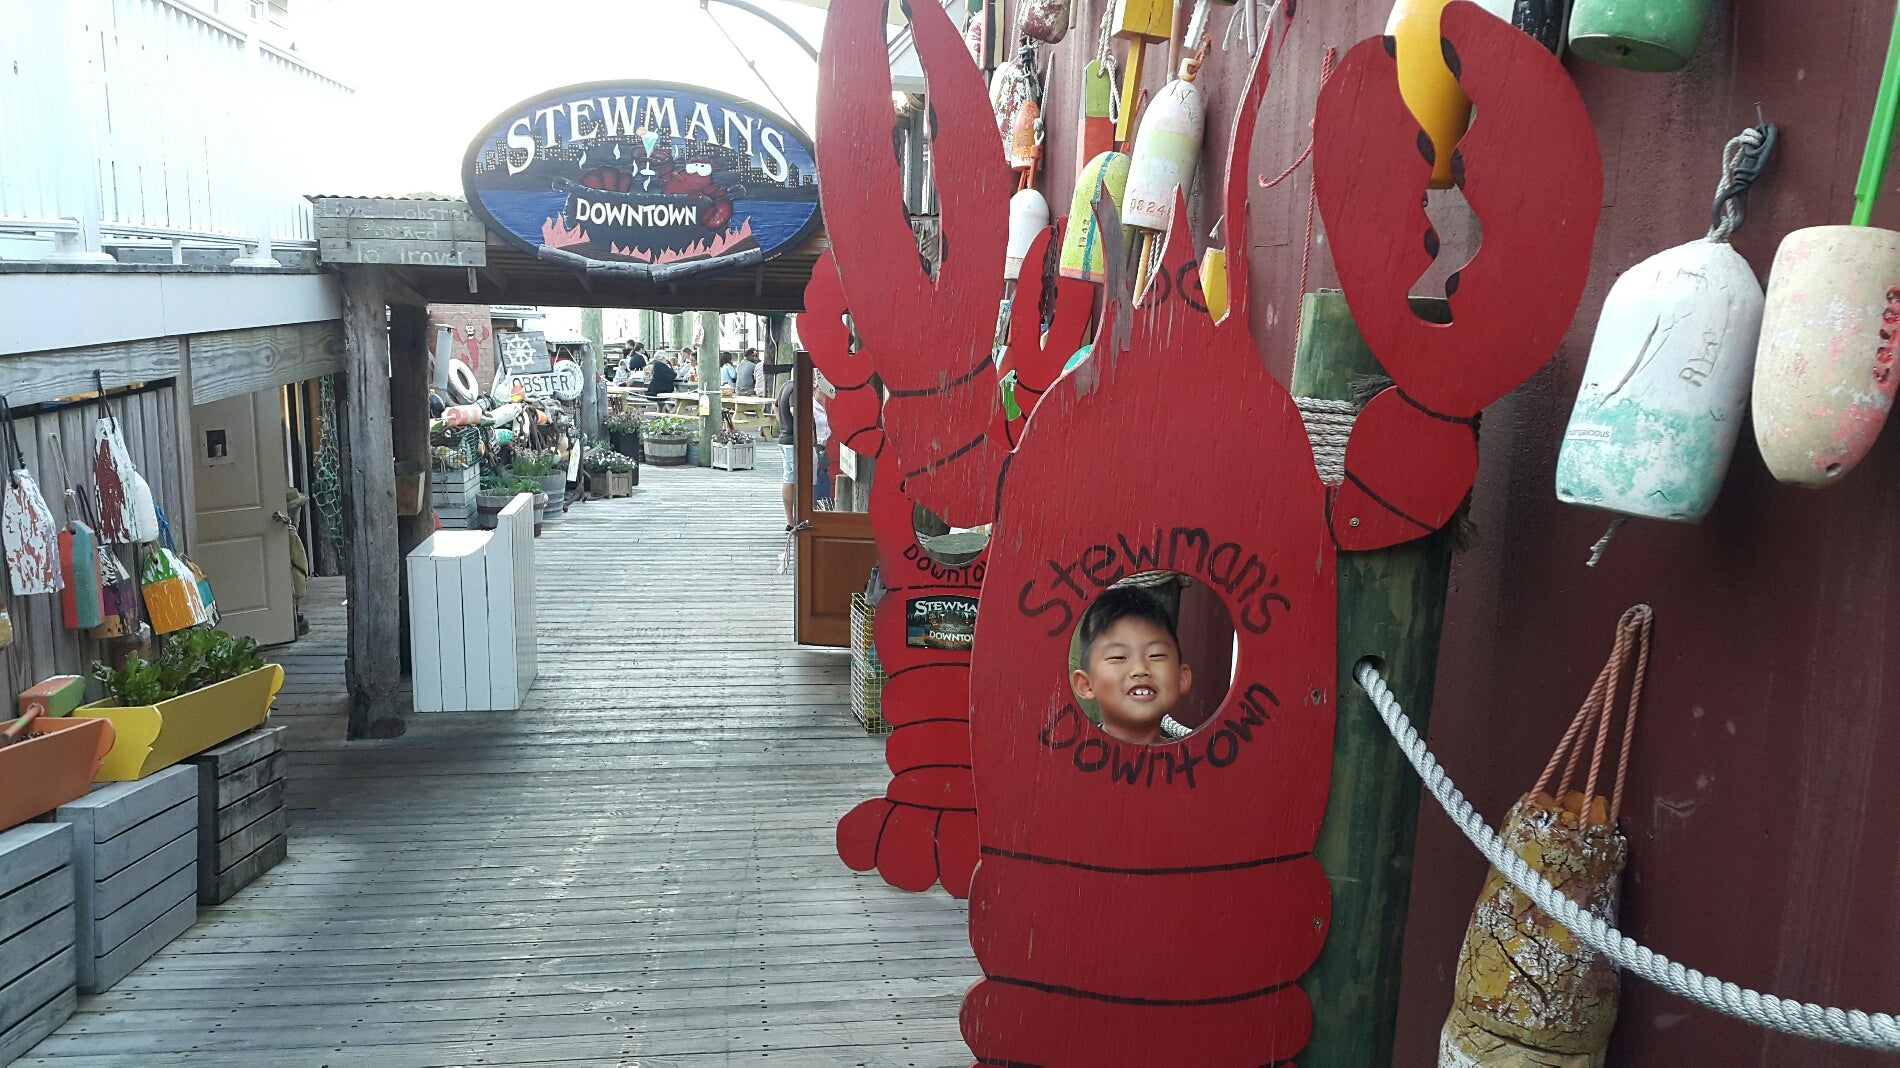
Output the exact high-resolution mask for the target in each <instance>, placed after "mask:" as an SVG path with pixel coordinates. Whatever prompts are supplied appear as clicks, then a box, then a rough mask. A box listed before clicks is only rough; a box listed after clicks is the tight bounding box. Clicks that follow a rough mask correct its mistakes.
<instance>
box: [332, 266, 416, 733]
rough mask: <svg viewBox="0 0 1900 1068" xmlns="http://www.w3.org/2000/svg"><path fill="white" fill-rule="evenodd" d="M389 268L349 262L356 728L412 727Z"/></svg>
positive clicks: (347, 440) (347, 526)
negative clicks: (405, 678) (404, 710)
mask: <svg viewBox="0 0 1900 1068" xmlns="http://www.w3.org/2000/svg"><path fill="white" fill-rule="evenodd" d="M383 270H384V268H382V267H371V266H354V267H349V268H346V269H344V271H343V338H344V348H345V357H344V358H345V360H346V361H347V364H346V365H347V367H348V369H349V370H348V373H347V375H346V378H347V384H346V388H345V390H344V405H343V407H344V409H345V412H344V421H343V423H344V425H343V439H344V445H345V447H346V449H347V460H346V462H345V466H344V470H345V472H346V474H345V481H344V483H343V522H344V539H345V541H346V542H347V543H348V544H349V553H348V557H349V563H348V567H347V568H346V569H345V572H344V574H345V577H346V578H347V580H348V590H349V602H350V603H349V643H350V646H349V647H350V656H349V660H348V676H349V687H350V720H349V736H350V737H351V738H379V737H382V738H386V737H393V736H395V735H398V734H401V733H402V720H401V718H400V716H399V712H398V708H397V698H398V695H399V694H400V693H401V691H402V652H401V649H402V637H401V632H400V629H401V624H400V621H399V615H398V612H399V609H398V606H397V599H396V598H394V597H390V596H388V591H390V590H393V589H396V588H397V586H398V584H399V583H400V582H401V581H402V558H401V554H400V553H399V552H398V542H397V537H396V475H395V468H394V466H393V463H394V458H395V447H394V445H393V443H392V441H391V436H390V420H389V325H388V321H387V316H388V312H387V311H386V310H385V306H386V303H387V298H386V296H385V289H384V280H383Z"/></svg>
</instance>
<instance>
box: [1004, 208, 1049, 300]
mask: <svg viewBox="0 0 1900 1068" xmlns="http://www.w3.org/2000/svg"><path fill="white" fill-rule="evenodd" d="M1048 227H1049V202H1048V201H1047V200H1045V199H1043V195H1042V194H1041V193H1038V192H1036V191H1035V190H1034V189H1024V190H1020V191H1018V192H1017V194H1016V195H1015V196H1013V197H1010V198H1009V246H1008V247H1009V251H1008V257H1009V258H1008V259H1007V260H1005V261H1004V263H1003V277H1004V278H1007V279H1009V280H1010V281H1012V282H1014V281H1015V280H1016V278H1017V276H1018V275H1020V274H1022V269H1023V257H1024V256H1026V255H1028V254H1029V246H1030V245H1032V244H1034V243H1035V240H1036V235H1037V234H1040V233H1042V232H1043V231H1044V230H1046V229H1048Z"/></svg>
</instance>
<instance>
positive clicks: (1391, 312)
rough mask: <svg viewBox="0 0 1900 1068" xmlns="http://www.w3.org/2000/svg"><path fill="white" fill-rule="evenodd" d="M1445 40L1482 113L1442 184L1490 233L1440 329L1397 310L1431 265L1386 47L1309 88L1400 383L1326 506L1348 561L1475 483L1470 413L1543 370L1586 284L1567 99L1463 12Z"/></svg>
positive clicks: (1359, 281) (1585, 182)
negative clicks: (1448, 184)
mask: <svg viewBox="0 0 1900 1068" xmlns="http://www.w3.org/2000/svg"><path fill="white" fill-rule="evenodd" d="M1440 30H1441V33H1442V34H1443V36H1444V42H1445V56H1446V61H1447V63H1448V64H1449V65H1450V67H1451V69H1452V72H1453V73H1454V74H1456V75H1457V77H1458V81H1459V84H1460V86H1461V87H1462V88H1463V89H1464V91H1465V94H1466V95H1467V96H1469V97H1470V98H1471V100H1472V102H1473V103H1474V104H1475V105H1476V108H1477V114H1476V117H1475V118H1474V120H1473V121H1472V123H1471V128H1470V130H1469V132H1467V133H1466V134H1465V136H1464V139H1463V140H1462V141H1460V142H1459V143H1458V147H1457V149H1456V151H1455V152H1454V154H1453V158H1452V166H1451V173H1452V176H1453V179H1454V181H1455V183H1456V184H1457V185H1458V186H1459V188H1461V189H1462V190H1463V192H1464V196H1465V200H1466V201H1467V202H1468V203H1469V204H1470V206H1471V209H1472V211H1474V212H1475V213H1476V214H1477V216H1478V219H1479V221H1480V223H1481V224H1482V226H1483V228H1484V239H1483V243H1482V245H1481V246H1480V247H1479V249H1478V252H1477V254H1476V255H1475V256H1474V257H1472V260H1471V262H1470V263H1468V264H1466V265H1465V266H1464V267H1463V268H1462V269H1460V270H1459V271H1458V272H1457V273H1456V274H1454V275H1452V276H1451V278H1450V280H1449V281H1448V282H1447V284H1446V298H1447V300H1448V301H1449V303H1450V306H1451V312H1452V315H1451V318H1452V321H1451V322H1448V323H1433V322H1427V321H1425V320H1424V319H1421V318H1419V317H1418V316H1417V315H1416V314H1414V313H1413V311H1412V308H1411V306H1410V304H1409V302H1408V300H1407V296H1408V294H1409V293H1410V291H1411V287H1412V285H1413V284H1414V283H1415V282H1416V281H1417V280H1418V278H1419V277H1420V276H1421V275H1423V274H1424V273H1425V271H1426V270H1427V269H1428V268H1429V267H1430V266H1431V264H1432V261H1433V259H1434V258H1435V257H1436V256H1437V252H1438V237H1437V234H1436V233H1434V232H1433V230H1432V226H1431V222H1430V220H1429V219H1427V218H1426V216H1425V211H1424V208H1423V207H1422V197H1423V195H1424V191H1425V189H1426V186H1427V185H1428V183H1429V182H1430V179H1431V172H1432V164H1433V161H1432V160H1431V159H1430V158H1429V157H1428V155H1427V153H1428V152H1429V151H1430V150H1429V148H1428V147H1427V146H1428V145H1429V143H1430V142H1429V141H1428V140H1426V139H1424V138H1422V137H1421V131H1420V129H1419V125H1418V123H1417V121H1416V120H1415V119H1413V118H1412V115H1411V112H1410V111H1408V110H1407V109H1406V106H1405V102H1404V100H1403V99H1401V97H1400V95H1399V88H1398V74H1397V65H1396V63H1395V62H1394V60H1393V58H1392V56H1391V55H1390V54H1389V52H1388V50H1387V49H1388V47H1389V46H1388V44H1387V42H1385V41H1384V40H1382V39H1378V38H1373V39H1368V40H1365V41H1361V42H1360V43H1359V44H1357V45H1355V46H1354V47H1353V48H1352V49H1351V50H1350V51H1349V52H1347V53H1346V57H1345V59H1344V61H1343V62H1341V63H1340V65H1339V69H1338V70H1337V71H1335V72H1334V74H1333V77H1332V78H1330V79H1328V80H1327V82H1326V85H1325V87H1324V88H1323V89H1321V91H1320V97H1319V107H1318V114H1317V117H1316V120H1315V124H1314V147H1313V175H1314V184H1315V189H1316V192H1317V195H1318V198H1319V210H1320V214H1321V215H1322V216H1323V217H1324V219H1325V220H1326V229H1327V232H1328V234H1329V235H1330V236H1331V238H1332V251H1333V262H1334V264H1335V265H1336V266H1337V268H1338V271H1339V280H1340V284H1341V286H1342V288H1344V290H1345V294H1346V303H1347V304H1348V306H1349V307H1350V308H1351V309H1352V315H1353V320H1354V322H1356V323H1357V324H1358V326H1359V332H1360V334H1361V335H1362V336H1363V337H1364V338H1365V340H1366V343H1367V345H1368V346H1369V347H1370V348H1371V349H1372V352H1373V354H1374V355H1375V356H1377V357H1378V359H1379V362H1380V364H1381V365H1383V366H1384V368H1385V370H1386V373H1387V374H1389V375H1391V376H1392V379H1393V382H1394V384H1395V385H1394V388H1393V389H1389V390H1387V391H1386V392H1385V393H1383V394H1381V395H1380V396H1378V397H1376V398H1375V399H1374V401H1373V403H1372V404H1370V405H1368V406H1367V407H1366V409H1365V411H1364V412H1362V413H1361V414H1360V417H1359V422H1358V424H1357V425H1356V426H1355V427H1354V430H1353V434H1352V438H1351V439H1350V441H1349V443H1348V445H1347V449H1346V482H1345V484H1344V485H1343V486H1341V487H1340V489H1339V493H1338V497H1337V500H1336V501H1335V504H1334V507H1333V529H1334V534H1335V536H1336V537H1337V538H1338V540H1339V545H1340V547H1341V548H1343V549H1359V550H1363V549H1378V548H1383V547H1385V546H1387V545H1392V544H1396V543H1398V542H1402V541H1407V540H1409V539H1411V538H1415V537H1419V536H1420V535H1423V534H1426V533H1429V532H1430V531H1432V530H1436V529H1437V528H1438V527H1440V526H1442V525H1443V524H1444V523H1445V522H1446V521H1447V520H1449V519H1450V518H1451V516H1452V514H1453V513H1454V512H1455V511H1456V510H1457V508H1458V505H1459V504H1460V503H1461V502H1462V501H1463V499H1464V497H1465V495H1466V494H1467V493H1468V492H1469V491H1470V488H1471V483H1472V479H1473V478H1474V477H1475V475H1476V471H1477V460H1476V457H1477V448H1476V444H1475V441H1474V440H1473V438H1474V435H1475V422H1474V420H1475V418H1476V416H1477V414H1478V412H1479V411H1480V410H1482V409H1483V408H1484V406H1485V405H1487V404H1490V403H1491V402H1492V401H1495V400H1497V399H1498V398H1499V397H1502V396H1504V395H1505V394H1506V393H1509V392H1510V391H1511V390H1513V389H1515V388H1517V386H1518V385H1519V384H1521V383H1522V382H1523V381H1524V380H1525V379H1527V378H1529V377H1530V376H1531V375H1532V374H1534V373H1536V371H1537V370H1538V369H1539V368H1540V367H1542V366H1543V365H1544V364H1545V363H1546V362H1547V361H1548V360H1549V359H1550V356H1551V354H1552V353H1553V352H1555V351H1556V349H1557V346H1558V345H1559V344H1560V343H1561V342H1562V341H1563V337H1564V334H1565V333H1566V332H1567V331H1568V330H1569V329H1570V324H1571V321H1572V320H1573V319H1574V318H1575V317H1576V313H1577V305H1578V302H1579V301H1580V300H1581V299H1582V296H1583V288H1584V285H1585V283H1586V281H1587V280H1588V278H1589V272H1590V245H1591V241H1592V239H1593V238H1594V236H1595V234H1596V225H1597V216H1598V214H1599V212H1600V211H1601V208H1602V203H1603V164H1602V159H1601V156H1600V155H1599V153H1598V151H1597V143H1596V135H1595V132H1594V131H1593V129H1592V128H1591V125H1590V116H1589V114H1588V113H1587V112H1586V111H1585V110H1584V106H1583V101H1582V98H1581V97H1579V96H1578V94H1577V90H1576V86H1575V85H1574V84H1573V83H1572V82H1571V80H1570V77H1569V76H1568V75H1567V74H1566V73H1565V72H1564V70H1563V66H1562V65H1561V64H1560V63H1558V62H1557V61H1556V60H1554V59H1553V58H1552V57H1551V55H1550V53H1549V52H1547V51H1545V50H1544V49H1543V48H1542V46H1540V45H1539V44H1538V43H1537V42H1536V41H1535V40H1533V39H1532V38H1530V37H1529V36H1527V35H1526V34H1524V33H1522V32H1518V31H1515V30H1514V29H1513V27H1512V26H1511V25H1510V24H1509V23H1506V22H1504V21H1503V20H1501V19H1498V18H1496V17H1495V16H1492V15H1490V14H1489V13H1487V12H1485V11H1484V10H1483V9H1482V8H1479V7H1478V6H1477V5H1475V4H1472V3H1469V2H1467V0H1457V2H1454V3H1452V4H1450V5H1448V6H1446V8H1445V9H1444V14H1443V17H1442V20H1441V22H1440ZM1355 521H1356V522H1355Z"/></svg>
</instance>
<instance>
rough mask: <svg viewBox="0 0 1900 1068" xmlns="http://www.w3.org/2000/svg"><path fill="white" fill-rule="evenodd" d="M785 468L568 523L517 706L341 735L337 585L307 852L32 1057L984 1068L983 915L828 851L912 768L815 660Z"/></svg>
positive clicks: (300, 720) (294, 680) (698, 485)
mask: <svg viewBox="0 0 1900 1068" xmlns="http://www.w3.org/2000/svg"><path fill="white" fill-rule="evenodd" d="M767 455H768V451H767V450H761V458H762V459H766V458H767ZM775 459H776V457H771V460H775ZM768 462H770V461H768ZM777 475H778V468H777V465H776V463H770V466H769V467H768V468H766V469H764V470H761V471H757V472H751V473H738V474H727V473H726V472H721V471H702V470H698V469H684V470H678V469H675V470H667V469H661V470H654V469H652V468H648V469H646V470H645V471H643V482H644V485H643V486H642V487H641V488H640V490H638V491H637V493H636V496H635V497H634V498H633V499H632V500H621V501H612V502H607V501H597V502H592V503H589V504H585V505H583V506H581V507H579V508H577V509H576V510H575V511H574V513H573V514H572V515H571V516H570V517H569V518H568V519H567V520H566V521H564V522H561V523H558V524H554V525H550V526H549V527H548V530H547V533H546V535H545V536H544V537H542V538H541V539H539V540H538V541H537V542H536V543H535V550H536V572H537V578H536V589H537V595H538V596H537V600H538V608H537V612H538V620H539V621H538V633H539V640H540V653H539V655H540V665H541V667H540V677H539V679H538V681H537V682H536V684H535V687H534V690H533V692H532V693H531V694H530V695H529V698H528V707H527V708H526V709H524V710H523V711H521V712H517V713H443V714H434V715H422V716H416V715H412V716H410V717H409V733H408V735H407V736H406V737H403V738H400V739H396V740H393V741H386V742H357V743H348V744H346V743H344V742H343V741H342V740H341V739H342V733H343V726H342V725H343V717H344V699H343V650H344V628H343V613H342V609H341V607H340V601H341V597H342V586H341V580H338V579H331V580H319V582H318V583H317V584H315V585H314V588H313V591H312V594H313V597H312V599H313V600H314V601H315V602H317V603H316V604H315V605H313V606H308V607H309V608H310V611H309V614H310V616H311V621H312V632H311V633H310V635H308V636H307V637H306V638H304V639H303V640H302V641H299V642H298V643H296V644H295V645H292V646H289V647H286V648H285V649H282V650H279V652H280V653H281V654H282V655H281V657H280V659H281V660H282V661H283V663H284V665H285V668H286V671H287V676H288V681H287V684H286V687H285V692H284V694H283V696H282V697H280V698H279V701H278V709H277V712H276V713H275V714H274V715H273V722H275V723H280V724H290V725H291V726H292V727H293V731H292V734H293V741H292V748H293V752H292V756H291V759H292V764H291V772H290V774H291V792H292V793H291V804H292V808H293V813H292V821H293V827H292V831H291V845H290V859H289V860H287V861H286V862H285V863H284V864H282V865H280V866H279V867H278V868H277V869H276V870H275V871H273V872H271V873H270V874H268V875H267V876H265V877H264V878H263V879H261V880H260V881H258V882H257V883H255V884H253V885H252V886H251V887H250V888H248V889H246V890H245V891H243V892H242V893H240V894H239V895H238V896H237V897H236V898H235V899H234V900H232V901H231V902H229V903H227V904H225V905H221V906H218V907H215V908H203V909H200V910H199V913H198V924H197V926H195V927H193V928H192V929H191V930H190V931H189V932H187V933H186V934H185V935H184V936H183V937H181V938H180V939H179V940H178V941H176V942H174V943H173V944H172V945H171V946H170V947H168V948H167V949H165V950H164V951H163V952H161V953H160V954H159V955H158V956H157V957H155V958H154V959H153V960H151V961H149V962H147V964H146V965H145V966H143V967H141V968H140V969H138V970H137V971H136V972H134V973H133V974H132V975H131V976H130V977H128V978H126V979H125V980H123V981H122V982H121V983H120V984H119V985H118V986H117V987H116V988H114V989H113V990H111V991H109V992H107V993H105V994H101V995H97V996H94V997H87V998H82V999H81V1002H80V1009H79V1012H78V1014H77V1015H75V1016H74V1017H73V1018H72V1020H71V1021H69V1022H68V1023H67V1025H66V1026H65V1027H63V1028H61V1029H60V1031H59V1032H58V1033H57V1034H55V1035H53V1036H52V1037H50V1038H48V1039H47V1040H46V1041H45V1042H43V1043H41V1044H40V1045H39V1047H38V1048H36V1049H35V1050H34V1051H33V1052H32V1053H31V1054H30V1055H29V1056H28V1057H26V1058H25V1059H24V1060H22V1061H21V1062H20V1063H22V1064H47V1065H59V1066H66V1065H76V1064H100V1065H118V1064H125V1065H135V1064H136V1065H151V1064H161V1063H189V1064H192V1065H201V1064H245V1065H268V1066H270V1068H288V1066H294V1065H295V1066H300V1065H339V1064H375V1065H379V1066H421V1065H451V1064H490V1065H493V1064H543V1063H554V1062H579V1063H586V1064H621V1065H646V1066H657V1065H712V1064H728V1063H738V1062H748V1063H750V1062H758V1061H769V1062H770V1063H772V1064H774V1065H781V1064H783V1065H845V1064H874V1065H951V1064H968V1063H969V1059H970V1057H969V1053H968V1052H967V1050H966V1049H965V1048H964V1046H963V1044H962V1043H961V1041H960V1040H959V1039H958V1037H957V1024H956V1018H957V1010H958V1005H959V999H960V998H961V997H962V994H963V991H964V989H965V988H966V987H967V986H968V985H969V984H970V982H972V981H973V980H974V979H975V978H976V966H975V963H974V961H973V960H972V958H971V955H970V949H969V944H968V941H967V938H966V932H965V912H964V909H963V906H962V905H961V904H960V903H958V902H955V901H952V900H951V899H950V898H948V897H947V896H945V895H944V894H943V893H941V892H933V893H930V894H925V895H912V894H906V893H903V892H900V891H897V890H894V889H891V888H890V887H888V886H885V885H884V884H883V882H882V881H880V880H879V879H878V878H877V877H876V876H875V875H871V876H858V875H854V874H852V873H851V872H849V871H847V870H846V869H845V868H844V866H843V865H842V864H841V863H840V862H839V861H838V859H837V856H836V854H835V853H834V852H833V828H834V825H835V822H836V820H837V818H838V817H839V816H840V815H842V814H843V813H844V812H846V811H848V810H849V809H850V807H851V806H852V805H853V804H855V803H857V802H858V801H860V800H862V799H864V798H866V797H871V796H874V795H876V794H879V793H881V792H882V791H883V789H884V786H885V784H886V782H887V780H888V773H887V771H886V769H885V766H884V762H883V746H882V744H881V740H879V739H873V738H867V737H865V736H864V734H863V733H862V732H861V731H860V730H859V728H858V726H857V724H856V722H855V721H853V720H852V718H851V715H850V713H849V711H848V710H847V708H846V701H847V694H848V689H849V661H848V660H847V659H846V657H845V656H844V655H843V654H842V653H833V652H819V651H811V650H805V649H800V648H798V647H797V646H794V645H793V644H792V635H791V616H792V579H791V577H790V576H781V575H777V574H775V573H774V571H775V568H776V557H777V554H778V551H779V547H780V542H779V533H778V532H779V528H780V525H781V523H780V517H779V503H778V486H777V482H778V479H777Z"/></svg>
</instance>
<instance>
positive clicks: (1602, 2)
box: [1570, 0, 1709, 71]
mask: <svg viewBox="0 0 1900 1068" xmlns="http://www.w3.org/2000/svg"><path fill="white" fill-rule="evenodd" d="M1708 14H1709V0H1577V6H1576V10H1574V11H1572V12H1571V15H1570V50H1571V51H1572V52H1575V53H1576V54H1578V55H1580V56H1582V57H1583V58H1585V59H1588V60H1593V61H1595V62H1597V63H1602V64H1605V65H1607V66H1611V67H1622V68H1624V69H1625V70H1642V71H1666V70H1676V69H1677V68H1679V67H1681V66H1682V65H1683V64H1685V63H1688V62H1689V57H1690V56H1692V55H1694V54H1695V46H1696V41H1697V40H1699V39H1700V38H1701V37H1702V23H1703V21H1704V20H1705V19H1706V18H1707V17H1708Z"/></svg>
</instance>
